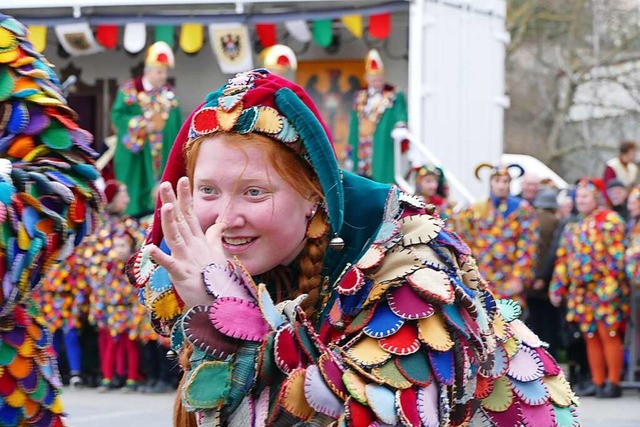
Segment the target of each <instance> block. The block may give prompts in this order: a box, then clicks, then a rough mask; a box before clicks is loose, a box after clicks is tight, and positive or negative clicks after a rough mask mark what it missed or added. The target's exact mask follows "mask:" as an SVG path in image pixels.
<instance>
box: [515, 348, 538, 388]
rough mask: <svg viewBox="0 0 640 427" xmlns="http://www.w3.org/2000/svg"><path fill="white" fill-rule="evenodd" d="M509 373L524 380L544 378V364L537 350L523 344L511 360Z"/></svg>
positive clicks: (517, 378) (519, 379)
mask: <svg viewBox="0 0 640 427" xmlns="http://www.w3.org/2000/svg"><path fill="white" fill-rule="evenodd" d="M507 375H509V376H510V377H512V378H515V379H516V380H518V381H524V382H527V381H533V380H535V379H538V378H542V376H543V375H544V372H543V366H542V362H541V361H540V359H539V358H538V354H537V353H536V352H535V350H533V349H531V348H529V347H527V346H525V345H522V346H521V347H520V350H518V352H517V353H516V354H515V355H514V356H513V358H512V359H511V360H510V361H509V368H508V369H507Z"/></svg>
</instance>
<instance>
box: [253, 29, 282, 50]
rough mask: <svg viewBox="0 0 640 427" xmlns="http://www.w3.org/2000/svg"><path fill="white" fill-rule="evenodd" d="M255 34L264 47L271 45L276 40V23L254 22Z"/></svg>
mask: <svg viewBox="0 0 640 427" xmlns="http://www.w3.org/2000/svg"><path fill="white" fill-rule="evenodd" d="M256 34H257V35H258V40H260V44H261V45H262V47H264V48H267V47H269V46H273V45H274V44H276V43H277V42H278V36H277V32H276V24H256Z"/></svg>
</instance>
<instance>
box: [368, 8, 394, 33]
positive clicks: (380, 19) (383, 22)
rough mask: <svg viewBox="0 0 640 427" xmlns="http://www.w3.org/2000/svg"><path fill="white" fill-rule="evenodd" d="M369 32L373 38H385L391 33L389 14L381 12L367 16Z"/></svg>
mask: <svg viewBox="0 0 640 427" xmlns="http://www.w3.org/2000/svg"><path fill="white" fill-rule="evenodd" d="M369 34H370V35H371V37H373V38H375V39H386V38H387V37H389V35H390V34H391V14H390V13H381V14H380V15H371V16H370V17H369Z"/></svg>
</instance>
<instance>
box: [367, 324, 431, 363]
mask: <svg viewBox="0 0 640 427" xmlns="http://www.w3.org/2000/svg"><path fill="white" fill-rule="evenodd" d="M365 333H366V332H365ZM380 347H382V348H383V349H384V350H386V351H388V352H389V353H392V354H396V355H400V356H405V355H408V354H411V353H415V352H416V351H418V349H419V348H420V340H418V331H417V330H416V326H415V324H409V323H405V324H404V325H402V327H401V328H400V329H399V330H398V331H397V332H396V333H394V334H393V335H390V336H388V337H386V338H383V339H381V340H380Z"/></svg>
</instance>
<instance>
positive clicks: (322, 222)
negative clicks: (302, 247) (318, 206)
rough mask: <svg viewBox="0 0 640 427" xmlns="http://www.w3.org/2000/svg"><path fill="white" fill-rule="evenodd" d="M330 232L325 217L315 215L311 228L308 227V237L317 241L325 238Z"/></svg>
mask: <svg viewBox="0 0 640 427" xmlns="http://www.w3.org/2000/svg"><path fill="white" fill-rule="evenodd" d="M328 231H329V223H328V222H327V221H326V218H325V216H324V215H321V214H317V215H314V216H313V218H312V219H311V221H310V222H309V226H308V227H307V237H308V238H310V239H317V238H319V237H322V236H324V235H325V234H326V233H327V232H328Z"/></svg>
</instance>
